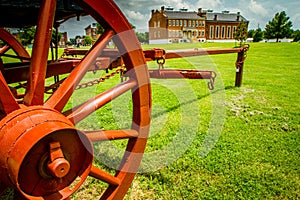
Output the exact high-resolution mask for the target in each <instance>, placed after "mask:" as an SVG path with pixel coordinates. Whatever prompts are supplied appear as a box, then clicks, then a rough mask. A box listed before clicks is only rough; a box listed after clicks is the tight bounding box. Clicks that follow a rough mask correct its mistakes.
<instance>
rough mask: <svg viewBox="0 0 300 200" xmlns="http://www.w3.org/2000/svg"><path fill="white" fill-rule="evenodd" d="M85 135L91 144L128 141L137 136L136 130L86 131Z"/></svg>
mask: <svg viewBox="0 0 300 200" xmlns="http://www.w3.org/2000/svg"><path fill="white" fill-rule="evenodd" d="M85 134H86V136H87V137H88V138H89V139H90V141H92V142H101V141H107V140H120V139H130V138H137V137H138V136H139V133H138V132H137V131H136V130H108V131H86V132H85Z"/></svg>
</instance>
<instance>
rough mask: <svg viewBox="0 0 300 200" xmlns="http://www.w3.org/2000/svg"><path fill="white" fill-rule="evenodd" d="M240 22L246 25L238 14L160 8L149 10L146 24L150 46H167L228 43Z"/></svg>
mask: <svg viewBox="0 0 300 200" xmlns="http://www.w3.org/2000/svg"><path fill="white" fill-rule="evenodd" d="M241 21H245V22H246V23H247V25H248V21H247V20H246V19H245V18H244V17H243V16H241V14H240V13H229V12H228V11H223V12H221V13H215V12H213V11H211V10H208V11H204V10H202V9H201V8H199V9H198V12H195V11H188V10H187V9H180V10H179V11H174V9H173V8H170V7H168V8H165V7H164V6H163V7H161V9H160V10H152V15H151V19H150V20H149V43H150V44H167V43H177V42H179V43H180V42H191V41H199V42H205V41H209V42H216V41H220V42H229V41H230V42H231V41H234V39H233V33H234V31H235V30H236V27H237V26H238V24H239V23H241Z"/></svg>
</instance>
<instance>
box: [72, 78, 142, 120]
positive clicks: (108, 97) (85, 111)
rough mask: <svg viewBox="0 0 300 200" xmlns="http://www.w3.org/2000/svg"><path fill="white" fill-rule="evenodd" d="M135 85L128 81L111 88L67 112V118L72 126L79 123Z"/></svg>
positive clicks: (133, 81) (131, 80)
mask: <svg viewBox="0 0 300 200" xmlns="http://www.w3.org/2000/svg"><path fill="white" fill-rule="evenodd" d="M136 85H137V83H136V81H135V80H134V79H130V80H128V81H126V82H123V83H121V84H119V85H118V86H116V87H114V88H111V89H109V90H107V91H105V92H103V93H101V94H99V95H98V96H96V97H94V98H92V99H90V100H89V101H87V102H85V103H83V104H82V105H80V106H78V107H76V108H74V109H73V110H70V111H67V112H66V115H67V118H68V119H69V120H70V121H72V122H73V123H74V124H76V123H78V122H80V121H81V120H83V119H84V118H86V117H87V116H88V115H90V114H91V113H93V112H94V111H96V110H98V109H99V108H101V107H103V106H104V105H106V104H107V103H109V102H111V101H112V100H113V99H115V98H117V97H118V96H120V95H122V94H123V93H125V92H126V91H128V90H130V89H132V88H134V87H135V86H136Z"/></svg>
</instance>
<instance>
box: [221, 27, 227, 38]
mask: <svg viewBox="0 0 300 200" xmlns="http://www.w3.org/2000/svg"><path fill="white" fill-rule="evenodd" d="M225 34H226V32H225V26H222V33H221V37H222V38H225Z"/></svg>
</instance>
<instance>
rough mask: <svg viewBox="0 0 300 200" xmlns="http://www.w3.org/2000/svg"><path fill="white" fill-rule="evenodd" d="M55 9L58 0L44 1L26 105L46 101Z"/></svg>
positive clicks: (36, 35)
mask: <svg viewBox="0 0 300 200" xmlns="http://www.w3.org/2000/svg"><path fill="white" fill-rule="evenodd" d="M55 10H56V0H44V1H42V3H41V9H40V12H39V20H38V26H37V31H36V34H35V37H34V45H33V51H32V60H31V62H30V76H29V79H28V84H27V89H26V94H25V97H24V104H25V105H43V103H44V90H45V77H46V70H47V60H48V54H49V44H50V41H51V36H52V27H53V23H54V15H55Z"/></svg>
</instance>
